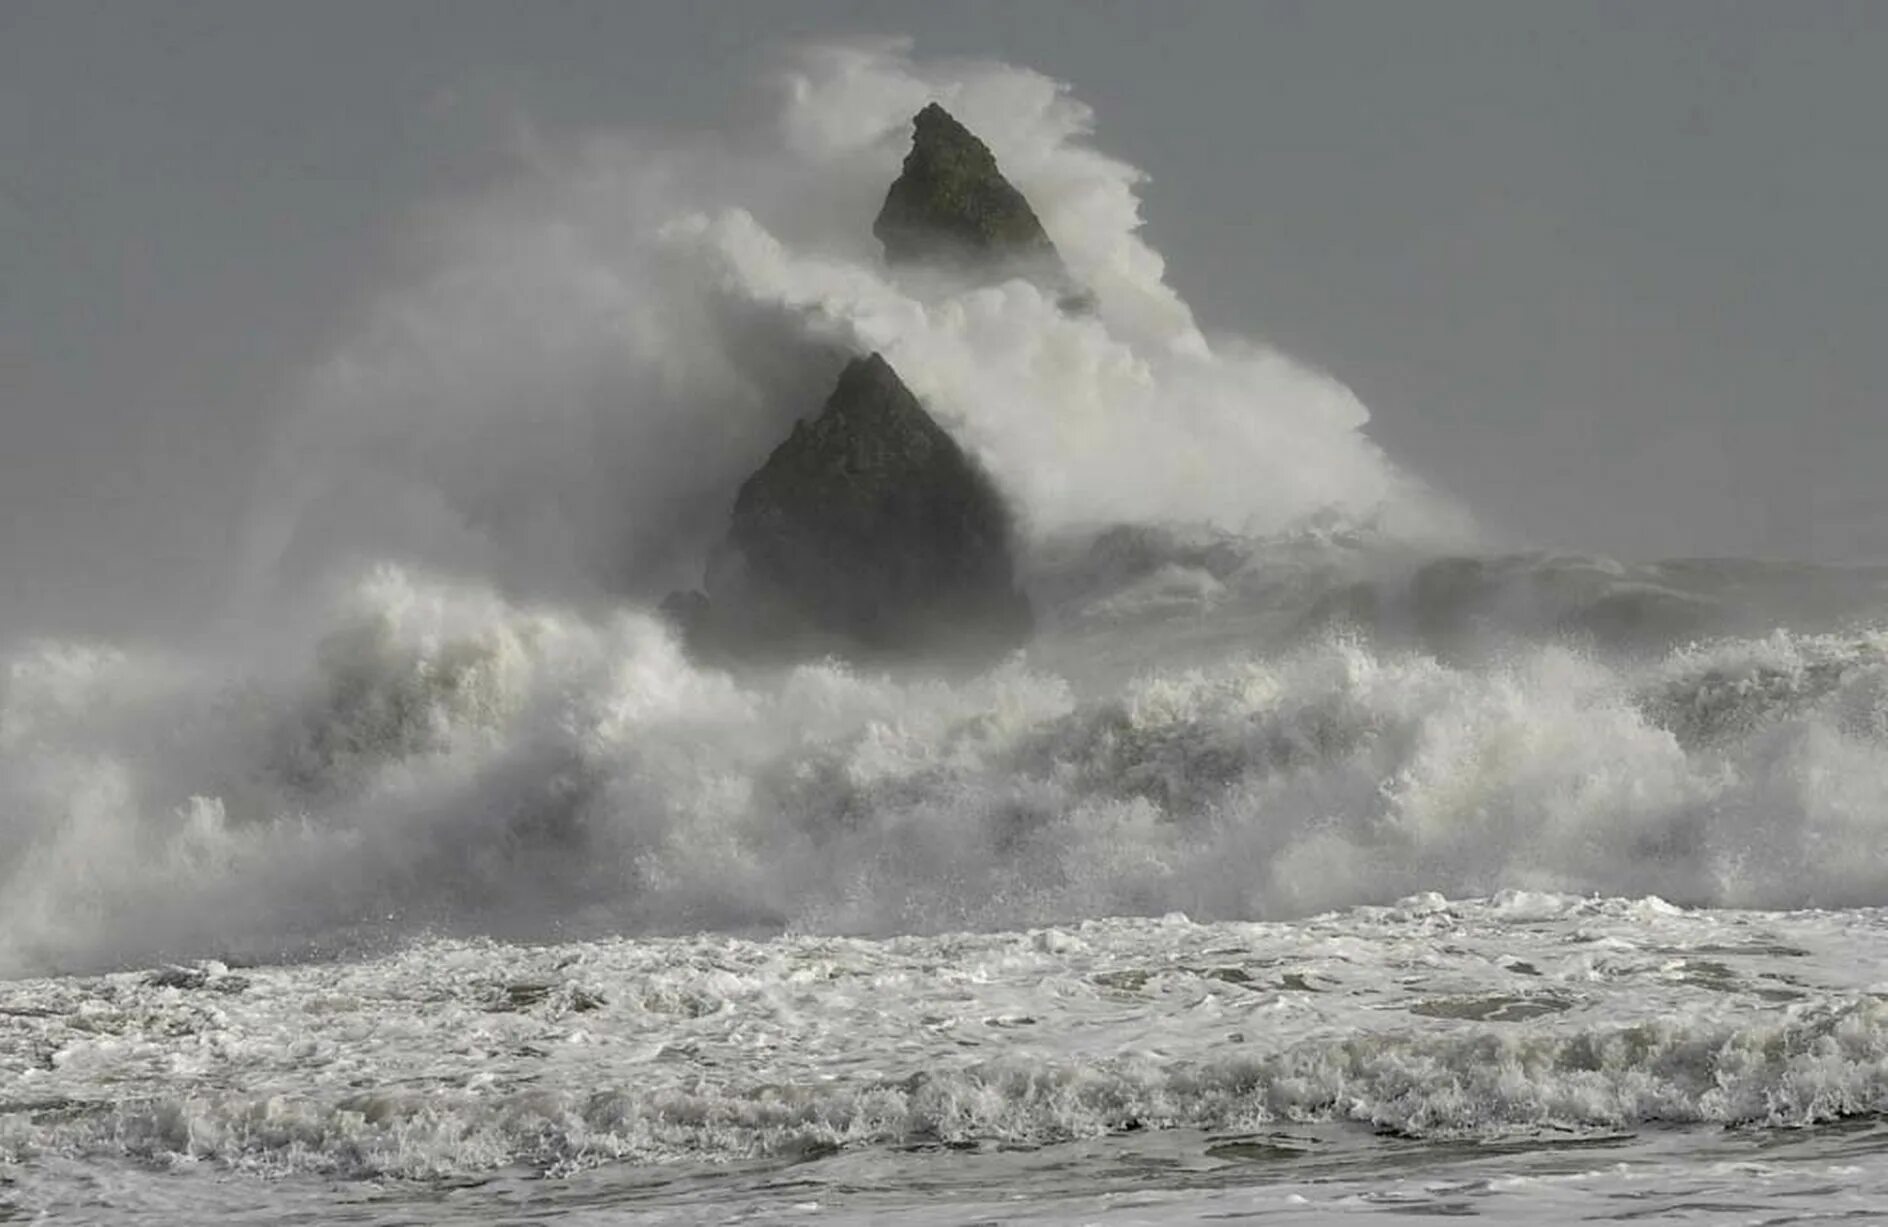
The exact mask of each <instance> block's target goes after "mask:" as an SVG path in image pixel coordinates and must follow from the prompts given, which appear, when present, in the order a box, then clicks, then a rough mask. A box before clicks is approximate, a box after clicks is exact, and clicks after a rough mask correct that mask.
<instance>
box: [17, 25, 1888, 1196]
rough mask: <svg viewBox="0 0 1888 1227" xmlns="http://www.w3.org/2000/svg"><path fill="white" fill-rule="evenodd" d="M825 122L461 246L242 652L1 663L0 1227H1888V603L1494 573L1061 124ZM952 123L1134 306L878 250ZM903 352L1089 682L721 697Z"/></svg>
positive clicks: (436, 254)
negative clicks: (604, 1224)
mask: <svg viewBox="0 0 1888 1227" xmlns="http://www.w3.org/2000/svg"><path fill="white" fill-rule="evenodd" d="M777 85H778V89H779V92H778V94H777V95H775V97H776V98H777V99H778V100H779V103H778V106H777V107H776V108H775V114H774V116H773V121H774V122H773V123H772V126H764V127H763V128H762V129H759V130H757V131H756V132H755V133H751V134H734V135H726V136H724V137H721V138H717V139H715V140H707V139H705V138H701V139H691V140H677V139H668V138H664V139H657V138H655V137H652V136H649V135H647V134H641V135H637V134H631V135H623V134H615V135H611V136H608V137H595V138H589V139H584V140H579V141H574V142H569V143H567V144H561V145H556V146H555V147H546V146H543V145H534V146H533V147H532V148H531V149H530V150H528V151H527V155H526V157H525V158H524V164H523V167H522V169H521V171H520V174H519V177H518V181H517V182H515V183H511V184H507V185H503V186H501V187H499V188H497V189H494V191H493V192H492V193H490V194H489V195H487V196H483V197H480V198H479V199H477V200H473V201H470V202H464V203H461V204H458V205H452V206H448V207H442V208H441V209H440V210H438V211H437V212H435V213H431V214H428V217H427V220H426V223H425V226H424V227H423V228H422V233H421V234H420V235H419V236H418V237H419V239H420V240H422V241H420V242H419V244H418V246H419V247H420V248H423V249H424V250H425V251H426V252H427V253H429V255H428V258H427V260H418V261H416V263H417V265H418V266H419V267H420V271H419V272H418V273H417V274H416V275H415V276H414V277H413V279H412V280H410V281H407V282H403V283H401V284H399V285H396V286H392V287H390V288H388V289H386V291H385V293H384V295H383V297H382V299H381V300H380V302H379V304H378V305H377V306H376V307H375V308H374V309H373V310H372V311H370V312H369V313H368V318H367V320H366V322H365V323H364V324H363V326H362V329H361V333H360V335H359V336H358V337H357V338H355V339H354V340H353V341H351V342H350V343H349V344H348V345H346V346H344V347H343V349H342V350H341V351H340V352H338V353H337V354H335V355H334V356H333V357H332V358H331V359H330V360H329V361H327V362H326V363H324V364H322V365H321V366H320V368H319V369H317V370H315V371H313V372H312V373H310V374H309V376H308V377H307V378H306V379H305V380H304V381H303V382H302V384H301V390H300V392H299V393H298V396H299V398H300V401H299V404H298V407H297V412H296V413H295V414H294V415H293V417H292V420H291V424H290V426H289V428H288V430H287V432H286V433H285V436H284V438H283V441H282V445H281V451H280V459H279V462H278V463H277V464H275V465H274V466H272V467H271V469H270V470H269V471H268V472H267V473H265V474H263V475H262V477H261V480H260V481H259V483H258V495H257V504H256V511H255V515H254V523H255V525H256V531H255V533H254V535H253V538H252V541H251V548H250V549H249V550H248V551H247V552H246V553H245V554H244V556H243V557H241V558H238V559H234V560H232V572H231V576H230V584H229V592H228V594H227V597H226V600H225V602H224V603H225V605H226V608H227V611H228V612H227V615H226V616H225V617H223V618H221V619H220V620H218V621H215V622H214V623H212V624H211V625H207V626H206V627H205V628H204V630H203V633H202V634H201V635H199V636H196V637H193V638H191V639H189V640H188V641H184V642H175V643H149V642H138V643H130V642H127V643H119V644H108V643H79V642H70V641H62V640H58V639H56V638H45V637H37V638H18V637H16V638H15V639H14V640H13V642H12V643H11V645H10V646H9V647H8V648H7V649H6V653H7V656H6V664H7V670H6V674H5V677H4V680H3V681H0V835H4V839H0V975H3V976H5V977H7V979H6V980H5V981H4V982H0V1220H4V1219H7V1218H9V1217H13V1218H30V1217H33V1216H35V1215H37V1214H41V1213H44V1214H47V1215H50V1216H52V1217H57V1218H59V1219H61V1220H64V1221H98V1222H117V1221H149V1222H177V1221H193V1222H216V1221H229V1222H240V1221H265V1220H266V1221H270V1222H294V1221H303V1222H330V1221H338V1220H345V1221H352V1222H362V1223H395V1222H414V1221H425V1222H455V1221H463V1222H487V1221H494V1220H496V1219H501V1218H503V1219H507V1220H519V1221H524V1220H537V1219H551V1218H567V1219H572V1220H586V1219H593V1220H596V1221H609V1222H641V1221H647V1222H665V1223H666V1222H700V1223H720V1222H840V1223H843V1222H873V1221H883V1220H885V1219H887V1218H894V1217H895V1218H899V1219H901V1220H908V1221H912V1222H936V1223H965V1222H990V1221H1006V1222H1007V1221H1016V1222H1045V1223H1047V1222H1104V1223H1141V1222H1178V1221H1193V1220H1207V1219H1225V1218H1235V1217H1236V1218H1247V1217H1249V1218H1256V1219H1262V1220H1269V1221H1278V1222H1293V1221H1321V1220H1322V1219H1324V1218H1327V1217H1332V1216H1336V1215H1340V1214H1344V1213H1351V1212H1355V1213H1368V1214H1371V1215H1374V1216H1377V1217H1381V1216H1382V1215H1383V1214H1386V1213H1388V1214H1392V1215H1394V1214H1399V1213H1401V1214H1409V1215H1421V1216H1427V1215H1434V1214H1477V1213H1480V1214H1487V1215H1490V1216H1495V1217H1508V1218H1513V1219H1521V1218H1525V1219H1527V1220H1528V1221H1587V1220H1591V1219H1596V1218H1597V1219H1619V1220H1625V1219H1636V1218H1647V1217H1660V1216H1670V1217H1685V1216H1691V1217H1694V1218H1699V1219H1705V1220H1709V1221H1733V1220H1736V1221H1744V1220H1750V1221H1766V1222H1785V1221H1795V1220H1796V1219H1798V1218H1804V1219H1807V1218H1825V1217H1840V1216H1844V1215H1847V1216H1851V1217H1865V1216H1866V1215H1868V1214H1869V1213H1871V1212H1873V1209H1874V1207H1876V1206H1878V1205H1884V1204H1888V1161H1884V1159H1883V1157H1882V1156H1883V1154H1884V1141H1885V1140H1888V1133H1884V1125H1883V1123H1882V1122H1883V1119H1884V1113H1888V1005H1885V1004H1884V1000H1885V998H1884V994H1888V913H1883V912H1881V911H1877V910H1875V908H1876V907H1877V905H1883V904H1888V841H1885V840H1884V839H1883V838H1882V836H1883V835H1884V833H1888V808H1885V807H1884V798H1888V632H1884V631H1883V630H1881V629H1879V628H1880V627H1881V626H1883V625H1888V573H1881V572H1871V571H1863V570H1834V569H1828V568H1815V567H1809V566H1797V565H1788V564H1779V563H1760V562H1754V561H1747V560H1697V561H1679V562H1668V563H1661V564H1634V565H1625V564H1620V563H1616V562H1613V561H1610V560H1607V559H1601V558H1586V557H1578V556H1569V555H1549V554H1542V553H1538V552H1529V551H1526V550H1522V549H1516V548H1513V547H1512V546H1507V547H1497V546H1496V545H1494V544H1492V543H1491V542H1490V541H1489V540H1488V539H1487V538H1486V537H1484V536H1483V535H1481V534H1479V533H1478V532H1477V531H1476V529H1475V528H1474V525H1473V523H1472V521H1471V520H1469V519H1468V517H1467V516H1466V515H1465V514H1464V513H1462V512H1461V511H1460V510H1459V509H1456V508H1454V507H1453V506H1451V505H1450V503H1449V502H1448V500H1447V499H1445V498H1442V497H1440V496H1438V495H1436V494H1434V493H1432V492H1428V491H1425V490H1423V489H1422V488H1421V487H1420V485H1418V484H1417V483H1415V482H1413V481H1411V480H1409V479H1408V478H1406V477H1405V476H1403V475H1402V474H1400V473H1399V472H1398V471H1397V470H1396V468H1395V466H1394V465H1393V464H1392V463H1391V462H1390V461H1389V460H1388V459H1387V458H1385V457H1384V456H1383V455H1382V454H1381V453H1380V452H1378V451H1377V449H1375V448H1374V447H1373V446H1372V445H1371V444H1370V443H1369V441H1368V439H1367V438H1366V436H1365V435H1364V434H1363V433H1362V428H1363V426H1364V424H1365V422H1366V420H1367V419H1366V415H1365V413H1364V411H1363V410H1362V408H1361V407H1360V406H1358V405H1357V404H1356V402H1355V401H1354V399H1352V398H1351V397H1350V396H1349V395H1348V393H1346V392H1345V391H1344V390H1343V389H1342V388H1341V387H1339V386H1338V385H1336V384H1334V383H1332V382H1331V381H1329V380H1328V379H1326V378H1324V377H1323V376H1321V375H1318V374H1317V373H1315V372H1310V371H1306V370H1304V369H1302V368H1300V367H1298V366H1296V365H1294V364H1293V363H1292V362H1290V360H1288V359H1286V358H1284V357H1282V356H1279V355H1277V354H1274V353H1271V352H1270V351H1267V350H1265V349H1263V348H1262V347H1259V346H1256V345H1254V344H1250V343H1243V342H1239V341H1236V340H1232V339H1226V338H1213V339H1209V338H1207V337H1205V336H1203V335H1202V334H1201V333H1200V332H1199V330H1198V329H1197V328H1196V327H1195V326H1194V324H1193V322H1192V320H1191V317H1190V315H1189V313H1188V312H1187V309H1186V307H1185V305H1184V304H1183V303H1182V302H1181V301H1180V300H1179V299H1178V298H1177V297H1176V296H1175V295H1174V294H1173V293H1172V291H1171V290H1170V289H1168V288H1167V287H1166V286H1165V285H1164V284H1163V283H1162V281H1161V269H1160V263H1159V259H1158V257H1157V256H1156V255H1155V254H1154V253H1153V252H1152V251H1151V250H1149V249H1148V248H1147V247H1146V246H1145V245H1144V244H1142V243H1141V241H1140V240H1139V238H1138V237H1137V236H1136V234H1135V227H1136V224H1137V215H1136V205H1135V201H1134V196H1133V190H1132V189H1133V185H1134V182H1135V176H1134V173H1133V171H1132V170H1131V168H1128V167H1126V166H1123V165H1121V164H1120V163H1117V162H1115V161H1113V160H1111V159H1108V158H1107V157H1105V156H1103V155H1101V154H1099V153H1097V152H1095V151H1094V150H1093V148H1092V147H1091V146H1089V145H1088V143H1087V140H1086V130H1087V129H1086V125H1087V114H1086V112H1085V111H1084V110H1083V109H1082V108H1081V107H1080V106H1079V105H1078V104H1076V103H1075V102H1074V101H1073V100H1072V99H1070V98H1069V97H1068V96H1067V94H1066V93H1065V92H1063V91H1062V90H1061V89H1060V88H1059V87H1057V86H1055V85H1054V84H1053V83H1051V82H1048V81H1046V80H1044V79H1043V78H1040V77H1038V76H1035V75H1033V74H1031V73H1028V72H1025V71H1022V70H1018V69H1013V68H1007V67H1004V66H1000V65H978V64H955V65H945V66H924V65H918V64H914V63H913V62H911V61H910V60H909V59H907V58H906V57H905V56H904V55H903V54H902V52H900V51H899V50H898V49H897V48H887V47H879V48H857V47H854V48H841V49H826V50H823V51H819V52H814V53H810V54H809V55H807V56H806V57H804V58H803V59H802V60H799V61H796V62H795V64H794V66H793V67H792V68H791V70H790V71H789V72H787V73H786V74H785V76H784V78H783V79H782V80H781V81H780V82H778V83H777ZM931 98H942V99H943V100H945V101H946V102H947V104H949V105H950V106H951V107H952V109H953V110H954V111H955V112H956V113H957V114H959V115H960V116H961V117H962V118H963V119H964V120H965V121H966V122H967V123H968V124H969V125H970V126H971V127H972V128H975V129H978V130H980V131H982V132H983V133H984V134H985V135H986V137H987V138H988V139H990V141H991V143H992V144H993V146H994V147H995V148H996V152H997V154H998V156H999V158H1001V159H1002V160H1003V163H1004V166H1005V169H1006V171H1007V172H1009V173H1010V174H1011V176H1012V177H1013V178H1014V179H1015V180H1016V182H1017V183H1018V185H1019V186H1020V187H1021V188H1022V189H1023V190H1024V191H1025V192H1026V193H1027V194H1028V195H1029V196H1030V198H1031V200H1032V201H1033V202H1034V203H1035V204H1036V207H1037V210H1038V212H1039V213H1040V214H1041V216H1042V218H1043V221H1044V224H1045V225H1046V226H1047V228H1048V229H1049V231H1050V233H1051V234H1052V236H1053V237H1054V238H1055V240H1056V243H1057V245H1058V247H1059V248H1060V249H1061V250H1062V252H1063V254H1064V256H1065V258H1066V260H1067V262H1068V264H1069V267H1070V270H1071V272H1072V274H1073V275H1074V276H1075V277H1076V278H1077V279H1078V280H1080V281H1081V282H1082V283H1083V284H1084V285H1087V286H1091V287H1093V289H1094V291H1095V297H1096V301H1097V304H1098V305H1097V309H1096V310H1095V311H1094V312H1093V313H1092V314H1077V315H1070V314H1067V313H1065V312H1064V311H1063V310H1061V309H1060V308H1058V306H1057V305H1056V303H1055V302H1054V301H1052V300H1051V299H1050V298H1049V297H1047V296H1045V295H1044V294H1043V293H1041V292H1040V291H1038V290H1036V289H1035V288H1034V287H1032V286H1031V285H1029V284H1028V283H1027V282H1025V281H1020V280H1019V281H1012V282H1007V283H1001V284H996V285H963V284H954V283H951V282H948V281H945V280H940V279H937V278H934V277H923V276H918V275H915V274H906V275H894V274H893V273H890V272H888V271H887V270H886V269H885V268H884V267H883V266H882V264H881V263H880V262H879V260H878V256H877V252H876V249H875V245H874V244H873V242H872V240H871V239H870V218H871V215H872V213H873V212H874V211H875V210H876V208H877V205H878V203H879V200H880V199H882V195H883V191H884V185H885V184H886V183H887V182H889V181H890V178H891V176H892V174H894V173H895V170H896V166H897V162H898V158H899V157H900V156H901V154H902V151H903V145H904V142H905V140H906V139H907V133H908V128H907V126H906V125H907V121H908V118H909V116H910V114H911V113H912V112H913V111H915V110H916V109H917V108H918V107H919V106H921V105H922V104H923V103H924V102H925V101H928V100H930V99H931ZM429 261H430V262H429ZM868 348H870V349H877V350H880V351H882V352H884V353H885V354H886V355H887V357H888V358H889V359H890V360H891V361H892V362H893V364H894V365H896V366H897V367H898V369H899V371H900V372H901V374H902V375H903V376H904V377H905V378H906V379H907V381H908V382H910V384H911V385H912V387H913V388H914V389H915V390H916V391H918V392H919V393H920V395H922V396H923V397H925V399H926V400H927V403H929V404H930V405H931V407H932V408H933V409H934V410H935V411H936V412H937V413H938V415H939V417H940V419H941V420H943V421H944V422H945V424H946V425H947V426H948V427H949V428H950V429H951V430H952V431H953V433H954V434H956V435H957V437H959V438H960V439H961V440H962V441H963V442H964V443H965V444H966V445H967V446H968V447H970V448H971V449H972V450H973V451H975V452H976V453H977V454H978V456H979V457H980V458H981V459H982V460H983V462H984V463H985V464H986V465H987V466H988V468H989V469H990V471H991V473H992V474H993V475H994V476H995V477H996V479H997V480H998V482H999V484H1000V485H1001V486H1002V487H1003V488H1004V489H1005V490H1006V491H1007V492H1008V493H1009V494H1010V496H1011V497H1012V498H1013V499H1014V501H1015V503H1016V507H1017V511H1018V515H1019V517H1020V521H1021V523H1022V525H1023V531H1024V538H1025V539H1024V541H1023V542H1022V543H1021V545H1022V553H1023V556H1024V558H1025V560H1026V562H1025V573H1024V576H1023V579H1024V582H1025V584H1026V586H1027V587H1028V589H1029V591H1030V594H1031V597H1032V600H1033V602H1034V604H1035V606H1036V609H1037V611H1038V616H1039V620H1040V623H1041V628H1040V633H1039V635H1038V637H1037V638H1036V640H1035V641H1034V642H1032V643H1031V644H1030V645H1029V646H1028V647H1027V648H1026V649H1025V650H1023V651H1021V652H1019V653H1018V654H1017V655H1016V656H1014V657H1013V658H1011V659H1009V660H1006V661H1003V662H1001V663H999V664H997V665H995V666H993V667H990V668H988V669H985V670H982V671H980V672H975V673H958V674H950V675H941V674H937V673H935V672H927V671H923V670H917V669H914V670H912V671H910V672H908V673H904V672H899V671H896V670H890V671H888V670H883V669H857V668H850V667H847V666H846V665H844V664H842V663H839V662H836V661H812V662H807V663H804V664H801V665H799V666H796V667H790V668H774V669H767V670H759V669H754V670H733V671H728V670H723V669H719V668H707V667H703V666H701V665H698V664H696V663H693V662H691V661H690V660H689V659H688V658H687V656H686V655H685V654H684V653H683V652H682V650H681V649H680V647H679V646H678V644H677V643H676V641H675V638H674V636H673V634H672V633H671V632H670V630H669V629H668V628H667V627H666V626H665V625H664V624H663V623H662V622H661V621H660V620H659V619H658V618H656V617H655V616H654V615H653V614H652V613H651V612H650V606H651V604H652V603H653V600H654V599H655V598H657V597H659V596H660V595H661V593H662V592H664V591H666V590H667V589H668V588H670V587H673V586H676V585H677V584H682V583H689V582H692V581H693V579H694V578H695V577H696V573H697V572H698V569H699V566H700V560H701V556H702V552H703V550H704V549H705V548H706V545H707V543H708V542H709V541H711V540H712V539H713V538H714V537H715V536H716V535H717V534H718V533H719V532H720V531H721V529H722V527H723V526H724V525H725V516H726V513H727V507H728V504H729V501H730V499H731V493H732V489H733V486H734V485H735V484H738V481H739V479H740V477H741V476H742V475H743V474H744V473H745V472H747V471H748V470H750V469H751V468H752V467H753V465H754V463H755V462H756V461H757V460H758V458H759V457H761V456H764V455H765V453H766V451H767V449H768V448H769V447H771V446H772V444H773V442H775V441H777V439H778V437H779V436H780V435H781V434H782V433H783V431H784V430H785V428H786V425H787V423H789V422H790V421H791V420H792V419H793V417H794V416H795V415H796V414H798V413H803V412H806V411H808V410H809V409H811V408H812V407H814V406H816V405H817V404H818V402H819V400H820V399H821V397H822V396H823V392H824V385H826V384H829V383H830V380H831V378H832V376H833V374H834V373H835V372H836V371H837V369H838V365H839V363H840V362H841V361H843V358H844V356H845V355H846V354H848V353H851V352H854V351H857V350H860V349H868Z"/></svg>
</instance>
